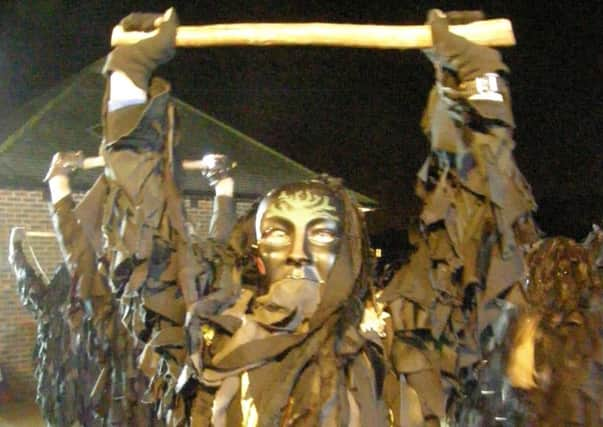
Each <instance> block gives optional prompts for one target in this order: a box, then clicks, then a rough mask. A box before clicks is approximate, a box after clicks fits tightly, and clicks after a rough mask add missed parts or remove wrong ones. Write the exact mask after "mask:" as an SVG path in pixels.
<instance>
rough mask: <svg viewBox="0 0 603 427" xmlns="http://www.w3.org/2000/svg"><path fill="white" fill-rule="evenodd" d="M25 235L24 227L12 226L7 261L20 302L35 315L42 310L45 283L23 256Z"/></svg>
mask: <svg viewBox="0 0 603 427" xmlns="http://www.w3.org/2000/svg"><path fill="white" fill-rule="evenodd" d="M25 235H26V234H25V229H24V228H21V227H14V228H13V229H12V230H11V231H10V239H9V246H8V263H9V265H10V266H11V269H12V271H13V274H14V275H15V278H16V279H17V290H18V292H19V297H20V298H21V304H23V306H25V307H26V308H27V309H28V310H30V311H32V312H34V314H36V315H37V314H39V313H40V312H41V311H43V307H44V302H45V299H44V297H45V295H46V284H45V283H44V281H43V280H42V277H40V275H39V274H37V273H36V271H35V270H34V268H33V267H32V266H31V265H30V264H29V262H28V261H27V258H26V257H25V253H24V252H23V241H24V240H25Z"/></svg>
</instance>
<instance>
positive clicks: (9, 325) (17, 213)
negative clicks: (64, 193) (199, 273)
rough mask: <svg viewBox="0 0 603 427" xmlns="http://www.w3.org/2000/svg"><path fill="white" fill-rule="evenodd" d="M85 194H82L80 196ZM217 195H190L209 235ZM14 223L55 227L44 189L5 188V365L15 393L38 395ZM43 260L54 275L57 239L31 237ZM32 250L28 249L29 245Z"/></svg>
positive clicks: (0, 323)
mask: <svg viewBox="0 0 603 427" xmlns="http://www.w3.org/2000/svg"><path fill="white" fill-rule="evenodd" d="M80 197H81V194H78V195H76V200H77V199H79V198H80ZM211 203H212V202H211V200H210V199H203V198H198V197H195V198H187V199H185V207H186V211H187V214H188V217H189V220H190V221H191V222H192V223H193V224H195V226H196V227H197V230H198V233H199V234H200V235H201V236H204V235H205V234H206V232H207V229H208V227H209V219H210V215H211ZM250 205H251V202H249V201H245V200H239V201H237V213H238V214H239V215H241V214H242V213H244V212H245V211H246V210H247V209H249V207H250ZM13 226H23V227H25V228H26V229H27V230H34V231H52V225H51V222H50V219H49V214H48V206H47V204H46V202H45V201H44V199H43V194H42V191H25V190H8V189H0V368H1V369H2V373H3V375H4V378H5V381H6V382H7V383H8V386H9V388H10V390H11V392H12V394H13V396H14V397H17V398H19V397H22V396H32V393H33V392H34V390H35V384H34V377H33V365H32V349H33V345H34V341H35V332H36V323H35V320H34V318H33V316H32V314H31V313H30V312H28V311H27V310H26V309H24V308H23V307H22V306H21V303H20V301H19V298H18V295H17V292H16V287H15V280H14V277H13V275H12V272H11V271H10V268H9V266H8V261H7V258H8V237H9V233H10V229H11V227H13ZM28 240H29V242H30V244H31V246H32V248H33V249H34V251H35V254H36V257H37V258H38V261H39V262H40V265H41V266H42V268H43V269H44V271H45V272H46V274H47V275H48V276H51V275H52V272H53V271H54V268H55V267H56V266H57V265H58V264H59V263H60V262H61V255H60V251H59V249H58V245H57V243H56V240H55V239H53V238H42V237H36V238H29V239H28ZM26 251H27V248H26Z"/></svg>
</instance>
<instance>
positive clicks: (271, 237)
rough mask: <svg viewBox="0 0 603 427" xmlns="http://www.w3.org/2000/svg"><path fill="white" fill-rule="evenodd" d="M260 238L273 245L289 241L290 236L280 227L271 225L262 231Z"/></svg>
mask: <svg viewBox="0 0 603 427" xmlns="http://www.w3.org/2000/svg"><path fill="white" fill-rule="evenodd" d="M262 240H263V241H264V242H266V243H268V244H271V245H275V246H284V245H288V244H289V243H291V238H290V237H289V235H288V234H287V232H286V231H285V230H283V229H282V228H275V227H271V228H268V229H266V230H264V232H263V233H262Z"/></svg>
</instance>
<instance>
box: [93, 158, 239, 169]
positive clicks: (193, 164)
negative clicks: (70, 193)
mask: <svg viewBox="0 0 603 427" xmlns="http://www.w3.org/2000/svg"><path fill="white" fill-rule="evenodd" d="M236 165H237V164H236V162H235V163H233V165H232V167H233V168H234V167H236ZM104 166H105V159H103V158H102V157H100V156H99V157H86V158H85V159H84V162H83V163H82V169H95V168H100V167H104ZM205 168H206V165H205V163H203V161H201V160H183V161H182V169H184V170H187V171H194V170H201V169H205Z"/></svg>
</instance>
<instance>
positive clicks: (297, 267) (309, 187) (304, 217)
mask: <svg viewBox="0 0 603 427" xmlns="http://www.w3.org/2000/svg"><path fill="white" fill-rule="evenodd" d="M256 235H257V238H258V248H259V255H260V258H261V259H262V262H263V264H264V266H265V269H266V275H265V277H266V280H267V283H268V288H269V292H268V295H270V297H269V299H272V298H273V297H274V298H276V297H277V296H278V298H277V299H278V301H265V304H266V305H270V303H272V304H273V305H278V306H280V307H284V308H286V309H287V311H290V312H293V310H295V311H296V312H297V313H298V315H301V316H302V317H305V318H307V317H308V316H311V314H312V313H313V312H314V311H315V310H316V307H317V306H318V303H319V302H320V285H321V284H323V283H325V282H326V281H327V278H328V277H329V274H330V272H331V270H332V268H333V266H334V264H335V261H336V259H337V255H338V254H339V249H340V245H341V239H342V236H343V208H342V206H341V203H340V202H339V201H338V200H337V199H336V197H335V196H334V195H333V194H332V193H331V192H330V191H329V190H328V188H325V187H323V186H321V185H316V184H313V183H309V184H308V183H300V184H292V185H290V186H286V187H284V188H282V189H281V190H278V191H277V192H276V193H275V194H271V195H269V196H268V197H266V199H264V200H263V201H262V203H261V204H260V207H259V208H258V217H257V218H256ZM297 281H299V283H300V284H301V283H302V281H303V283H304V285H303V286H301V285H300V286H297V283H296V282H297ZM302 290H303V291H302ZM299 292H302V293H304V295H297V293H299ZM310 294H312V295H310ZM268 295H267V296H268ZM265 299H266V298H265V297H263V299H261V301H263V300H265ZM299 320H301V319H299V318H298V321H299Z"/></svg>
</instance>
